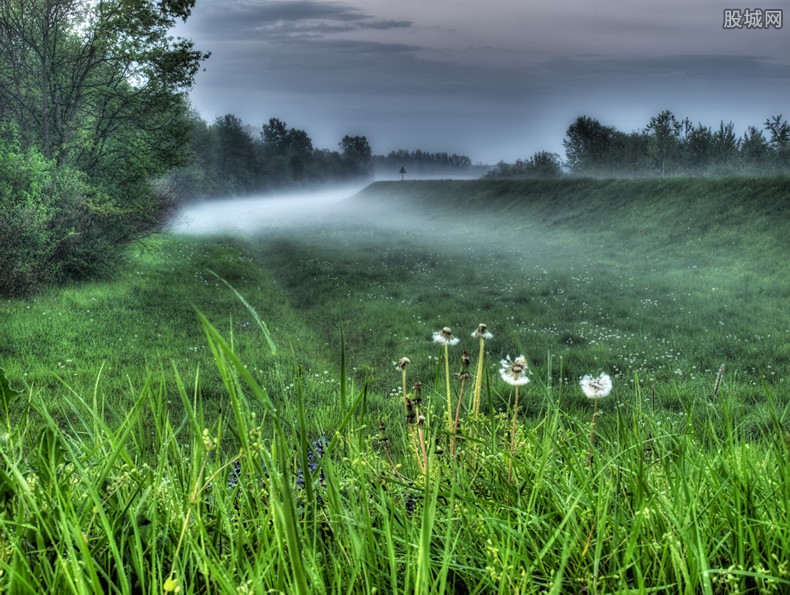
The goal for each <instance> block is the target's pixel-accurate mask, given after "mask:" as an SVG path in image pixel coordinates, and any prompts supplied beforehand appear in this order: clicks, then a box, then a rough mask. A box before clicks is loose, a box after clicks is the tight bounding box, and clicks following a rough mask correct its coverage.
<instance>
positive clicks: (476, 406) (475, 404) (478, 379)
mask: <svg viewBox="0 0 790 595" xmlns="http://www.w3.org/2000/svg"><path fill="white" fill-rule="evenodd" d="M485 344H486V340H485V338H483V337H480V357H478V358H477V376H475V395H474V399H473V400H472V410H473V413H474V416H475V419H477V417H478V415H480V392H481V389H482V388H483V358H484V357H485Z"/></svg>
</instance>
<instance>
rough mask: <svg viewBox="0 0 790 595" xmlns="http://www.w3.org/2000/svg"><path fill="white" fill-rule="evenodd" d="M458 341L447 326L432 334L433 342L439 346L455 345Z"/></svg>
mask: <svg viewBox="0 0 790 595" xmlns="http://www.w3.org/2000/svg"><path fill="white" fill-rule="evenodd" d="M459 341H460V339H459V338H458V337H454V336H453V331H452V330H450V327H449V326H446V327H444V328H443V329H442V330H440V331H436V332H435V333H433V342H434V343H439V344H440V345H451V346H452V345H457V344H458V342H459Z"/></svg>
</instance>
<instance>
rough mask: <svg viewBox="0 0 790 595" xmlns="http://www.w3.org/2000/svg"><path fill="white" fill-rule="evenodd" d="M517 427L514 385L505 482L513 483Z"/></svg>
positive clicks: (516, 404)
mask: <svg viewBox="0 0 790 595" xmlns="http://www.w3.org/2000/svg"><path fill="white" fill-rule="evenodd" d="M517 427H518V384H517V385H516V399H515V403H514V404H513V427H512V429H511V432H510V464H509V466H508V470H507V481H508V483H511V482H512V481H513V456H514V455H515V452H516V429H517Z"/></svg>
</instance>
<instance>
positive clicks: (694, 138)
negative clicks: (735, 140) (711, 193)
mask: <svg viewBox="0 0 790 595" xmlns="http://www.w3.org/2000/svg"><path fill="white" fill-rule="evenodd" d="M712 145H713V131H712V130H711V129H710V127H709V126H703V125H702V123H701V122H700V123H699V124H698V125H697V126H690V127H689V128H687V131H686V133H685V135H684V137H683V152H684V153H685V159H684V162H685V163H686V166H687V167H688V168H689V169H690V170H691V171H690V173H694V174H698V175H701V174H704V173H705V171H706V170H707V168H708V165H709V163H710V160H711V147H712Z"/></svg>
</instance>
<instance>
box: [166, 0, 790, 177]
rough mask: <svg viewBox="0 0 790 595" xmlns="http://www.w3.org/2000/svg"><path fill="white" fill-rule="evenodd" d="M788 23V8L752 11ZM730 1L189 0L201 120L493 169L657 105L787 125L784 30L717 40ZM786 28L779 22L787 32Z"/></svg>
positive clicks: (789, 78)
mask: <svg viewBox="0 0 790 595" xmlns="http://www.w3.org/2000/svg"><path fill="white" fill-rule="evenodd" d="M758 5H759V7H761V8H764V9H781V10H783V11H784V13H783V17H784V19H790V0H762V2H760V3H758ZM725 7H726V8H738V7H740V8H755V5H754V3H753V2H742V3H741V2H733V1H732V0H693V1H691V2H689V0H551V1H550V2H538V1H535V0H348V1H337V2H335V1H330V0H197V5H196V7H195V9H194V11H193V14H192V17H191V18H190V19H189V21H188V22H187V23H186V24H185V25H183V26H181V27H179V29H178V31H177V33H178V34H180V35H182V36H185V37H189V38H191V39H192V40H193V41H194V42H195V44H196V46H197V47H198V49H200V50H207V51H210V52H212V56H211V58H210V59H209V60H208V61H207V62H206V64H205V71H204V72H201V73H200V75H199V76H198V79H197V84H196V86H195V88H194V90H193V92H192V103H193V105H194V106H195V108H196V109H197V110H198V111H199V112H200V113H201V115H202V116H203V117H204V118H205V119H207V120H213V119H214V118H215V117H217V116H220V115H222V114H226V113H233V114H236V115H237V116H239V117H240V118H242V120H244V122H245V123H247V124H250V125H253V126H254V127H255V128H257V129H259V128H260V126H261V125H262V124H263V123H265V122H266V121H267V120H268V119H269V118H271V117H278V118H280V119H282V120H284V121H285V122H286V124H288V126H289V127H293V128H301V129H303V130H305V131H307V133H308V134H309V135H310V136H311V138H312V139H313V142H314V144H315V145H316V146H317V147H320V148H330V149H336V148H337V142H338V141H339V140H340V138H341V137H342V136H343V135H344V134H364V135H366V136H367V137H368V140H369V141H370V144H371V146H372V148H373V151H374V152H375V153H387V152H389V151H390V150H393V149H398V148H406V149H417V148H420V149H424V150H429V151H447V152H456V153H463V154H466V155H468V156H469V157H471V158H472V161H473V162H483V163H496V162H497V161H499V160H506V161H514V160H515V159H516V158H519V157H529V156H530V155H532V154H533V153H534V152H535V151H539V150H549V151H554V152H557V153H560V154H561V155H562V156H563V157H564V153H563V150H562V139H563V137H564V134H565V130H566V129H567V127H568V125H569V124H571V123H572V122H573V120H574V119H575V118H576V117H577V116H579V115H582V114H586V115H590V116H593V117H596V118H598V119H599V120H601V122H603V123H604V124H607V125H613V126H615V127H617V128H618V129H620V130H623V131H625V132H630V131H633V130H637V129H642V128H643V127H644V126H645V125H646V124H647V122H648V121H649V119H650V116H652V115H655V114H656V113H658V112H659V111H661V110H663V109H671V110H673V112H674V113H675V114H676V115H677V116H678V117H686V116H688V117H689V118H690V119H691V120H693V121H694V122H698V121H701V122H702V123H704V124H707V125H710V126H714V127H717V126H718V124H719V121H720V120H722V119H723V120H725V121H730V120H732V121H733V122H734V123H735V126H736V130H737V131H738V132H739V133H740V132H742V131H743V130H744V129H745V128H746V126H747V125H757V126H761V125H762V123H763V122H764V121H765V119H766V118H767V117H768V116H771V115H773V114H778V113H783V114H784V115H785V117H786V118H790V23H787V24H784V26H783V28H782V29H775V28H770V29H747V28H745V27H744V28H742V29H740V30H729V29H724V28H723V26H722V25H723V22H724V8H725ZM784 19H783V20H784Z"/></svg>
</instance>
